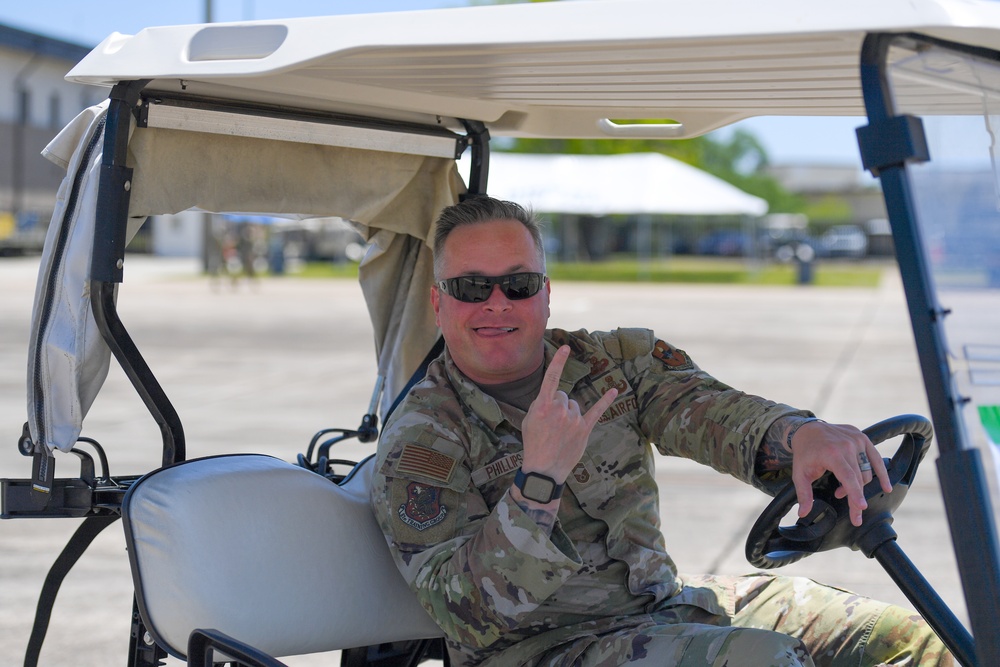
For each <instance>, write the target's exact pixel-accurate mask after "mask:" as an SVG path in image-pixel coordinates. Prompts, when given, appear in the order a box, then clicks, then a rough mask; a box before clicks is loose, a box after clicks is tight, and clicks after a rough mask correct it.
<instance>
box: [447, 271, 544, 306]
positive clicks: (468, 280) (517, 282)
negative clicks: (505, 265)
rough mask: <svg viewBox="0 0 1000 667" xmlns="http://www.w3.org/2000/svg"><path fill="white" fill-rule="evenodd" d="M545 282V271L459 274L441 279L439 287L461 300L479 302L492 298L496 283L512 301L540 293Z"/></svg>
mask: <svg viewBox="0 0 1000 667" xmlns="http://www.w3.org/2000/svg"><path fill="white" fill-rule="evenodd" d="M544 283H545V274H544V273H511V274H510V275H506V276H458V277H457V278H448V279H447V280H442V281H440V282H439V283H438V287H439V288H441V291H442V292H444V293H445V294H448V295H449V296H451V297H453V298H455V299H458V300H459V301H464V302H466V303H479V302H480V301H486V300H487V299H488V298H490V294H491V293H492V292H493V286H494V285H499V286H500V291H501V292H503V295H504V296H505V297H507V298H508V299H510V300H511V301H519V300H521V299H528V298H530V297H533V296H535V295H536V294H538V290H540V289H542V285H543V284H544Z"/></svg>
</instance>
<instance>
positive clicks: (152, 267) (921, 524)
mask: <svg viewBox="0 0 1000 667" xmlns="http://www.w3.org/2000/svg"><path fill="white" fill-rule="evenodd" d="M196 269H197V267H196V265H195V264H194V263H193V262H191V261H188V260H163V259H155V258H147V257H132V256H130V257H129V258H128V259H127V261H126V266H125V283H124V284H123V285H122V288H121V293H120V297H119V309H120V313H121V316H122V320H123V322H124V323H125V326H126V327H127V328H128V330H129V332H130V334H131V335H132V337H133V338H134V339H135V341H136V343H137V344H138V346H139V349H140V350H141V351H142V352H143V354H144V355H145V358H146V360H147V362H148V363H149V365H150V366H151V368H152V369H153V371H154V373H155V374H156V376H157V378H158V379H159V381H160V383H161V385H162V386H163V388H164V390H165V391H166V393H167V395H168V396H169V397H170V398H171V400H172V402H173V403H174V406H175V407H176V409H177V411H178V413H179V414H180V416H181V419H182V420H183V423H184V428H185V434H186V438H187V442H188V457H189V458H194V457H197V456H203V455H208V454H215V453H221V452H237V451H248V452H263V453H269V454H273V455H275V456H278V457H280V458H283V459H286V460H294V458H295V455H296V454H297V453H299V452H304V451H305V448H306V446H307V444H308V441H309V438H310V437H311V436H312V434H313V433H314V432H316V431H317V430H319V429H320V428H324V427H328V426H339V427H349V428H354V427H356V426H357V425H358V424H359V422H360V419H361V417H362V415H363V414H364V412H365V411H366V409H367V406H368V400H369V397H370V394H371V390H372V387H373V384H374V378H375V357H374V344H373V342H372V336H371V329H370V325H369V321H368V316H367V312H366V310H365V306H364V303H363V299H362V297H361V292H360V289H359V287H358V286H357V285H356V284H355V283H354V282H353V281H333V280H331V281H315V280H313V281H309V280H301V279H295V278H290V277H285V278H277V279H262V280H259V281H258V282H256V283H252V284H251V283H246V282H242V283H238V284H236V285H235V286H233V285H230V284H228V283H223V284H213V283H211V282H210V281H208V280H206V279H205V278H202V277H200V276H199V275H198V274H197V270H196ZM36 271H37V260H34V259H9V258H7V259H0V284H2V285H3V288H2V289H0V477H13V478H22V477H28V476H29V475H30V461H29V459H27V458H24V457H22V456H20V455H19V454H18V453H17V451H16V440H17V437H18V435H19V434H20V432H21V425H22V424H23V422H24V420H25V400H26V399H25V395H24V368H25V364H26V361H25V358H26V351H27V329H28V324H29V318H30V311H31V303H32V298H33V292H34V280H35V272H36ZM550 324H552V325H553V326H559V327H562V328H567V329H574V328H579V327H586V328H589V329H603V328H610V327H616V326H646V327H650V328H653V329H655V330H656V331H657V333H658V334H659V335H660V337H662V338H664V339H666V340H668V341H670V342H671V343H673V344H675V345H677V346H678V347H681V348H683V349H685V350H686V351H687V352H688V353H689V354H690V355H691V356H692V357H693V358H694V359H695V361H697V362H698V363H699V364H700V365H701V366H702V367H703V368H705V369H707V370H709V371H710V372H712V373H713V374H715V375H716V376H717V377H719V378H720V379H722V380H723V381H726V382H728V383H729V384H732V385H733V386H736V387H739V388H741V389H743V390H745V391H748V392H751V393H756V394H761V395H763V396H767V397H768V398H772V399H774V400H778V401H782V402H787V403H791V404H793V405H796V406H801V407H805V408H809V409H812V410H814V411H815V412H816V413H818V414H819V415H820V416H822V417H823V418H825V419H826V420H827V421H836V422H849V423H854V424H857V425H859V426H867V425H868V424H870V423H874V422H876V421H879V420H881V419H884V418H886V417H889V416H892V415H896V414H900V413H919V414H923V415H927V414H928V413H927V407H926V398H925V397H924V394H923V388H922V383H921V378H920V373H919V369H918V367H917V360H916V354H915V350H914V346H913V343H912V333H911V330H910V325H909V321H908V317H907V314H906V307H905V304H904V300H903V295H902V290H901V287H900V284H899V280H898V276H897V275H896V273H895V269H892V268H890V269H888V270H887V271H886V274H885V278H884V280H883V283H882V285H881V286H880V287H879V288H877V289H861V288H844V289H840V288H822V289H820V288H812V287H748V286H704V285H691V286H688V285H656V286H654V285H608V284H584V283H556V284H555V285H554V286H553V289H552V318H551V320H550ZM84 435H87V436H90V437H93V438H96V439H97V440H99V441H100V442H101V443H102V444H103V445H104V446H105V448H106V449H107V451H108V455H109V457H110V459H111V468H112V472H113V473H115V474H138V473H143V472H146V471H148V470H151V469H153V468H155V467H156V466H157V465H158V461H159V456H160V449H159V448H160V444H159V443H160V437H159V431H158V428H157V427H156V425H155V423H154V422H153V420H152V419H151V418H150V417H149V415H148V413H147V412H146V411H145V408H144V406H143V405H142V403H141V401H140V400H139V399H138V397H137V396H136V395H135V393H134V391H133V389H132V388H131V386H130V385H129V383H128V381H127V379H126V378H125V376H124V374H123V373H122V372H121V371H120V369H118V367H117V366H116V365H114V364H113V365H112V370H111V374H110V376H109V378H108V380H107V382H106V384H105V388H104V390H103V391H102V393H101V395H100V396H99V397H98V399H97V402H96V403H95V405H94V407H93V409H92V410H91V413H90V415H89V416H88V418H87V420H86V423H85V429H84ZM369 451H371V448H370V446H368V445H358V444H352V445H346V446H344V447H343V449H342V450H341V451H340V454H341V455H343V456H345V457H348V458H351V457H358V456H361V455H363V454H365V453H367V452H369ZM935 458H936V450H935V448H934V446H933V445H932V449H931V452H930V455H929V458H928V459H927V461H926V462H925V465H924V466H923V468H922V469H921V471H920V473H919V474H918V477H917V482H916V483H915V485H914V487H913V488H912V490H911V491H910V494H909V496H908V497H907V500H906V502H905V503H904V504H903V506H902V507H901V508H900V510H899V511H898V512H897V514H896V521H895V524H894V525H895V527H896V530H897V532H898V533H899V535H900V539H899V543H900V545H901V546H902V547H903V549H904V550H905V551H906V553H907V554H908V555H909V557H910V558H911V560H913V562H914V563H915V564H916V565H917V567H918V568H919V569H920V570H921V571H922V572H923V574H924V576H925V577H926V578H927V579H928V580H929V581H930V582H931V584H932V585H934V586H935V587H936V588H937V590H938V592H939V593H940V594H941V596H942V597H943V599H944V600H945V602H946V603H947V604H948V605H950V606H951V608H952V609H953V610H954V611H955V613H956V614H957V615H958V617H959V618H960V619H961V620H962V621H963V622H966V621H967V619H966V613H965V606H964V602H963V597H962V593H961V587H960V582H959V578H958V573H957V570H956V567H955V560H954V555H953V552H952V549H951V543H950V536H949V532H948V526H947V523H946V521H945V516H944V509H943V505H942V501H941V497H940V492H939V487H938V483H937V477H936V472H935V470H934V467H933V465H930V463H931V462H932V461H933V460H934V459H935ZM57 460H58V466H59V468H58V470H57V474H58V475H60V476H65V475H68V474H70V471H71V470H73V467H72V466H73V463H72V462H71V461H70V460H69V459H68V458H67V457H58V458H57ZM660 462H661V465H660V467H659V469H658V478H659V480H660V482H661V504H662V508H663V522H664V526H663V528H664V532H665V534H666V537H667V545H668V548H669V550H670V552H671V554H672V555H673V556H674V558H675V560H676V561H677V562H678V564H679V566H680V567H681V569H682V570H685V571H690V572H698V571H714V572H719V573H743V572H749V571H751V570H752V568H751V567H750V566H749V565H748V564H747V562H746V560H745V558H744V556H743V544H744V541H745V539H746V533H747V530H748V529H749V527H750V525H751V524H752V523H753V521H754V519H755V518H756V517H757V515H758V514H759V513H760V511H761V510H762V509H763V508H764V507H765V506H766V504H767V500H768V499H767V498H766V497H765V496H763V495H762V494H760V493H759V492H757V491H755V490H753V489H751V488H749V487H745V486H744V485H742V484H740V483H739V482H736V481H735V480H732V479H729V478H725V477H723V476H721V475H718V474H717V473H715V472H714V471H711V470H708V469H704V468H701V467H699V466H697V465H694V464H691V463H690V462H687V461H683V460H673V459H670V460H666V459H660ZM76 525H78V521H76V520H12V521H4V522H0V667H6V666H8V665H10V666H13V665H20V664H21V663H22V661H23V655H24V648H25V645H26V642H27V638H28V635H29V632H30V628H31V621H32V617H33V614H34V606H35V603H36V601H37V596H38V592H39V590H40V588H41V585H42V581H43V579H44V576H45V574H46V572H47V570H48V568H49V566H50V565H51V563H52V561H53V560H54V559H55V557H56V556H57V554H58V552H59V550H60V549H61V548H62V546H63V545H64V544H65V542H66V540H67V539H68V537H69V535H70V534H71V533H72V531H73V530H74V529H75V527H76ZM783 571H784V572H786V573H790V574H791V573H794V574H802V575H806V576H811V577H814V578H817V579H820V580H822V581H826V582H829V583H832V584H835V585H839V586H843V587H845V588H849V589H851V590H854V591H856V592H859V593H862V594H865V595H870V596H872V597H876V598H880V599H884V600H887V601H891V602H898V603H900V604H906V605H908V606H912V605H909V603H908V602H907V601H906V600H905V598H904V597H903V596H902V594H901V593H900V592H899V591H898V589H897V588H896V586H895V584H894V583H893V582H892V581H891V580H890V579H889V577H888V575H886V574H885V572H883V571H882V569H881V567H880V566H879V565H878V564H877V563H875V562H874V561H869V560H867V559H865V558H864V556H862V555H861V554H859V553H855V552H850V551H847V550H838V551H835V552H827V553H822V554H817V555H815V556H811V557H809V558H807V559H805V560H803V561H801V562H800V563H797V564H795V565H792V566H789V567H786V568H784V570H783ZM131 595H132V586H131V580H130V576H129V571H128V564H127V559H126V556H125V551H124V538H123V536H122V533H121V529H120V527H119V524H115V525H113V526H112V527H111V528H109V529H108V530H107V531H105V534H103V535H101V536H100V537H99V538H98V539H97V541H96V542H95V543H94V545H93V546H92V547H91V549H90V550H89V551H88V552H87V553H86V554H85V555H84V557H83V558H82V559H81V561H80V562H79V563H78V564H77V566H76V568H75V569H74V571H73V572H71V574H70V576H69V577H68V579H67V581H66V583H65V584H64V586H63V589H62V591H61V593H60V595H59V599H58V600H57V602H56V607H55V612H54V614H53V619H52V624H51V628H50V631H49V636H48V639H47V640H46V643H45V648H44V650H43V652H42V656H41V661H40V664H42V665H63V664H74V665H77V666H80V667H88V666H91V665H93V666H96V665H124V664H125V662H126V653H127V647H128V627H129V615H130V610H131ZM288 662H289V664H293V665H310V664H331V661H330V658H329V656H328V657H327V658H326V659H324V660H320V659H318V658H316V657H307V658H300V659H289V660H288ZM169 664H175V661H171V662H170V663H169ZM333 664H336V663H333Z"/></svg>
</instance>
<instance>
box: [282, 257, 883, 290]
mask: <svg viewBox="0 0 1000 667" xmlns="http://www.w3.org/2000/svg"><path fill="white" fill-rule="evenodd" d="M889 266H891V264H890V263H889V262H888V261H882V262H833V261H829V262H824V261H822V260H821V261H817V262H816V263H815V264H814V265H813V282H812V284H814V285H817V286H820V287H875V286H876V285H878V283H879V280H880V278H881V275H882V272H883V271H884V270H885V269H886V268H887V267H889ZM548 273H549V276H551V278H552V279H553V280H565V281H594V282H620V283H635V282H650V283H705V284H746V285H795V284H798V269H797V267H796V266H794V265H791V264H761V265H759V266H756V267H754V266H752V265H750V264H748V263H747V262H745V261H743V260H740V259H719V258H707V257H674V258H670V259H667V260H662V259H658V260H655V261H650V262H648V263H640V262H638V261H636V260H634V259H615V260H611V261H604V262H572V263H567V262H550V263H549V266H548ZM293 275H295V276H297V277H303V278H357V275H358V267H357V265H356V264H353V263H341V264H333V263H326V262H310V263H307V264H305V265H304V266H303V267H302V270H301V271H297V272H296V273H294V274H293Z"/></svg>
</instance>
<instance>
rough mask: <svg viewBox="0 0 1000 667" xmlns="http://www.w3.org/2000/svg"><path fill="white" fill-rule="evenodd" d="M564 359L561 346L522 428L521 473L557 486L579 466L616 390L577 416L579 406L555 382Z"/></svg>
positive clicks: (566, 355)
mask: <svg viewBox="0 0 1000 667" xmlns="http://www.w3.org/2000/svg"><path fill="white" fill-rule="evenodd" d="M568 358H569V346H567V345H563V346H562V347H560V348H559V349H558V350H556V353H555V355H554V356H553V357H552V363H551V364H549V367H548V368H547V369H545V376H544V377H543V378H542V386H541V389H540V390H539V392H538V397H537V398H535V400H534V401H533V402H532V404H531V406H530V407H529V408H528V414H527V415H526V416H525V418H524V423H523V428H522V430H523V434H524V459H523V461H522V463H521V469H522V470H524V471H525V472H538V473H541V474H543V475H548V476H549V477H551V478H553V479H554V480H556V482H558V483H559V484H562V483H563V482H565V481H566V478H567V477H569V474H570V472H572V471H573V468H574V467H576V464H577V463H579V462H580V457H582V456H583V452H584V450H585V449H586V448H587V440H588V439H589V438H590V433H591V431H593V430H594V426H595V425H596V424H597V420H598V419H600V418H601V415H603V414H604V411H605V410H607V409H608V408H609V407H611V404H612V403H613V402H614V400H615V398H617V397H618V390H617V389H609V390H608V391H607V392H606V393H605V394H604V395H603V396H601V398H600V400H598V401H597V403H595V404H594V405H593V406H591V408H590V410H588V411H587V412H586V414H581V413H580V405H579V404H578V403H577V402H576V401H574V400H572V399H570V398H569V397H568V396H567V395H566V393H565V392H562V391H559V378H560V377H562V372H563V368H565V366H566V360H567V359H568Z"/></svg>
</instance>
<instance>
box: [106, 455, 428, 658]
mask: <svg viewBox="0 0 1000 667" xmlns="http://www.w3.org/2000/svg"><path fill="white" fill-rule="evenodd" d="M372 465H373V464H372V462H371V460H370V461H369V462H368V463H367V464H365V465H364V466H363V467H362V468H361V469H360V470H358V471H356V474H355V475H353V476H352V477H351V478H350V479H349V480H348V481H347V482H346V483H345V484H344V485H342V486H338V485H336V484H334V483H332V482H330V481H329V480H327V479H325V478H324V477H322V476H320V475H317V474H315V473H313V472H310V471H308V470H305V469H303V468H300V467H298V466H294V465H292V464H289V463H286V462H284V461H281V460H279V459H275V458H272V457H269V456H262V455H256V454H240V455H234V456H218V457H211V458H205V459H198V460H193V461H188V462H185V463H181V464H178V465H175V466H172V467H168V468H163V469H161V470H157V471H154V472H152V473H150V474H149V475H147V476H145V477H143V478H142V479H141V480H139V481H138V482H136V484H135V485H134V486H133V487H132V489H130V490H129V492H128V494H127V495H126V498H125V501H124V503H123V506H122V514H123V518H124V520H125V521H124V523H125V534H126V542H127V544H128V549H129V557H130V562H131V565H132V576H133V579H134V581H135V587H136V595H137V598H138V600H139V607H140V611H141V612H142V614H143V618H144V619H145V621H146V624H147V626H148V629H149V630H150V632H151V633H152V634H153V636H154V638H156V639H157V641H158V643H159V644H160V645H161V646H163V647H164V648H165V649H166V650H167V651H168V652H170V653H171V654H172V655H174V656H176V657H184V653H185V652H186V647H187V639H188V635H189V634H190V633H191V631H192V630H193V629H195V628H214V629H217V630H220V631H222V632H225V633H226V634H229V635H231V636H233V637H235V638H236V639H239V640H242V641H244V642H246V643H248V644H251V645H252V646H254V647H256V648H259V649H260V650H262V651H264V652H266V653H269V654H271V655H274V656H287V655H297V654H302V653H316V652H322V651H329V650H334V649H342V648H349V647H353V646H369V645H373V644H379V643H383V642H392V641H400V640H404V639H421V638H427V637H439V636H441V634H442V633H441V630H440V629H439V628H438V627H437V626H436V625H435V624H434V621H433V620H432V619H431V617H430V616H429V615H428V614H427V613H426V612H425V611H424V609H423V608H422V607H421V606H420V604H419V603H418V602H417V599H416V596H415V595H414V594H413V593H412V592H411V591H410V589H409V588H408V587H407V585H406V583H405V582H404V581H403V578H402V576H401V575H400V574H399V571H398V570H397V569H396V566H395V564H394V563H393V561H392V557H391V556H390V554H389V549H388V546H387V545H386V543H385V538H384V537H383V535H382V532H381V530H380V529H379V527H378V524H377V523H376V522H375V518H374V516H373V515H372V512H371V509H370V506H369V500H368V489H369V485H370V480H371V471H372Z"/></svg>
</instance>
